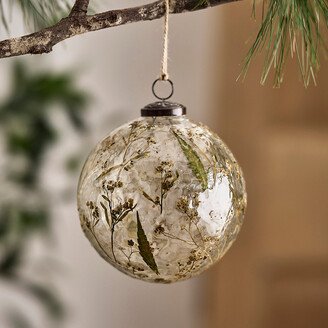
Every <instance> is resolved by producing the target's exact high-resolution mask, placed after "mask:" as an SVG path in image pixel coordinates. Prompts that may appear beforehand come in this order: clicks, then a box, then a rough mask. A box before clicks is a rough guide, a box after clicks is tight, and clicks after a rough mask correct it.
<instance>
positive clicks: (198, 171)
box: [172, 131, 208, 190]
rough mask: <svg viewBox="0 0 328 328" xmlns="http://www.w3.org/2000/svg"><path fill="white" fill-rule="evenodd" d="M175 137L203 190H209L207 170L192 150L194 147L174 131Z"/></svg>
mask: <svg viewBox="0 0 328 328" xmlns="http://www.w3.org/2000/svg"><path fill="white" fill-rule="evenodd" d="M172 132H173V134H174V135H175V137H176V138H177V140H178V142H179V144H180V147H181V149H182V151H183V153H184V154H185V156H186V158H187V160H188V162H189V166H190V168H191V169H192V171H193V173H194V175H195V176H196V178H197V179H198V180H199V182H200V183H201V184H202V188H203V189H204V190H205V189H207V184H208V182H207V174H206V170H205V168H204V165H203V163H202V161H201V160H200V158H199V156H198V155H197V153H196V152H195V151H194V150H193V149H192V147H191V146H190V145H189V144H188V143H187V142H186V141H185V140H184V139H183V138H181V137H180V136H179V135H178V134H177V133H176V132H175V131H172Z"/></svg>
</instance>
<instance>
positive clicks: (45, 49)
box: [0, 0, 240, 58]
mask: <svg viewBox="0 0 328 328" xmlns="http://www.w3.org/2000/svg"><path fill="white" fill-rule="evenodd" d="M235 1H240V0H205V1H202V0H171V5H170V13H172V14H179V13H184V12H191V11H195V10H200V9H205V8H209V7H214V6H216V5H220V4H224V3H229V2H235ZM89 2H90V0H76V2H75V4H74V6H73V8H72V10H71V12H70V14H69V15H68V17H65V18H63V19H62V20H60V21H59V22H58V23H57V24H55V25H53V26H51V27H48V28H45V29H42V30H40V31H38V32H35V33H32V34H29V35H25V36H22V37H18V38H12V39H7V40H3V41H0V58H8V57H14V56H21V55H26V54H43V53H49V52H51V51H52V49H53V46H55V45H56V44H57V43H59V42H61V41H63V40H66V39H69V38H71V37H73V36H75V35H79V34H83V33H87V32H92V31H97V30H101V29H105V28H110V27H115V26H120V25H124V24H129V23H135V22H140V21H151V20H154V19H158V18H160V17H162V16H163V15H164V12H165V3H164V1H163V0H158V1H156V2H153V3H150V4H146V5H143V6H139V7H134V8H126V9H119V10H111V11H106V12H103V13H99V14H94V15H87V10H88V6H89Z"/></svg>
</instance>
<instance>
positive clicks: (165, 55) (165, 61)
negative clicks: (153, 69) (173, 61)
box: [159, 0, 170, 81]
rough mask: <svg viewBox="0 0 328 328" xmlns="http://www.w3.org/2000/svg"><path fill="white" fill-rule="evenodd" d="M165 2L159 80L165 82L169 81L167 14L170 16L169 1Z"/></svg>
mask: <svg viewBox="0 0 328 328" xmlns="http://www.w3.org/2000/svg"><path fill="white" fill-rule="evenodd" d="M164 1H165V15H164V29H163V54H162V68H161V74H160V77H159V78H160V80H162V81H167V80H168V79H169V73H168V46H169V14H170V0H164Z"/></svg>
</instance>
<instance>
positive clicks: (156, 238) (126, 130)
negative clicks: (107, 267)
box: [78, 101, 246, 283]
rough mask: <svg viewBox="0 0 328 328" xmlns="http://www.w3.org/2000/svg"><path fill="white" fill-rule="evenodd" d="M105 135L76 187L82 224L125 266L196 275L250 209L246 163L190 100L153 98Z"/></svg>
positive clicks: (169, 278) (144, 273)
mask: <svg viewBox="0 0 328 328" xmlns="http://www.w3.org/2000/svg"><path fill="white" fill-rule="evenodd" d="M141 113H142V117H140V118H139V119H137V120H135V121H132V122H130V123H128V124H125V125H123V126H121V127H119V128H118V129H116V130H115V131H113V132H112V133H110V134H109V135H108V136H107V137H106V138H105V139H104V140H102V141H101V142H100V143H99V144H98V145H97V146H96V147H95V149H94V150H93V151H92V152H91V154H90V155H89V157H88V159H87V161H86V163H85V165H84V167H83V170H82V173H81V177H80V181H79V186H78V210H79V215H80V221H81V226H82V228H83V231H84V233H85V235H86V236H87V238H88V239H89V240H90V242H91V244H92V245H93V246H94V248H95V249H96V250H97V251H98V253H99V254H100V255H101V256H102V257H103V258H104V259H105V260H106V261H107V262H109V263H110V264H112V265H113V266H114V267H116V268H117V269H118V270H120V271H122V272H124V273H126V274H128V275H129V276H132V277H134V278H138V279H141V280H145V281H150V282H161V283H171V282H175V281H179V280H184V279H188V278H191V277H193V276H195V275H198V274H199V273H201V272H202V271H204V270H206V269H207V268H209V267H210V266H211V265H213V264H214V263H215V262H216V261H218V260H219V259H220V258H221V257H222V256H223V255H224V254H225V253H226V251H227V250H228V249H229V247H230V246H231V244H232V243H233V241H234V240H235V239H236V237H237V234H238V232H239V230H240V228H241V225H242V222H243V218H244V211H245V207H246V191H245V182H244V179H243V176H242V172H241V169H240V167H239V165H238V164H237V162H236V160H235V158H234V157H233V155H232V153H231V152H230V151H229V149H228V148H227V146H226V145H225V144H224V143H223V142H222V141H221V139H220V138H219V137H218V136H217V135H216V134H215V133H213V132H211V131H210V130H209V129H208V128H207V127H205V126H204V125H201V124H195V123H193V122H191V121H190V120H189V119H188V118H187V117H186V116H185V114H186V109H185V107H184V106H182V105H180V104H176V103H172V102H168V101H160V102H156V103H153V104H150V105H148V106H146V107H145V108H143V109H142V110H141Z"/></svg>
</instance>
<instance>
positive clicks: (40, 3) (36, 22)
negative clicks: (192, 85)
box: [0, 0, 328, 86]
mask: <svg viewBox="0 0 328 328" xmlns="http://www.w3.org/2000/svg"><path fill="white" fill-rule="evenodd" d="M236 1H241V0H171V3H170V13H171V14H179V13H184V12H192V11H196V10H202V9H206V8H210V7H214V6H217V5H221V4H226V3H230V2H236ZM258 2H259V4H262V23H261V26H260V29H259V32H258V34H257V36H256V38H255V41H254V43H253V45H252V46H251V48H250V49H249V51H248V53H247V55H246V58H245V60H244V65H243V69H242V72H241V74H240V78H244V77H245V75H246V73H247V70H248V68H249V66H250V64H251V61H252V60H253V58H254V57H255V55H256V53H258V52H260V51H264V52H265V57H264V65H263V72H262V76H261V83H262V84H263V83H264V82H265V81H266V80H267V77H268V75H269V73H270V71H271V70H273V71H274V84H275V86H279V85H280V84H281V82H282V80H283V73H284V65H285V62H286V59H287V57H289V56H290V57H296V58H297V61H298V63H299V69H300V73H301V76H302V79H303V82H304V85H305V86H308V85H309V83H310V82H311V81H313V82H314V84H316V74H317V72H318V70H319V67H320V57H325V56H327V42H326V40H327V27H328V0H260V1H258ZM89 3H90V0H75V3H74V5H73V6H71V5H70V2H69V1H68V0H0V22H1V23H2V24H1V25H2V27H3V28H4V29H7V30H9V26H8V19H7V17H8V16H9V14H10V13H8V7H9V6H10V5H15V6H16V7H19V8H20V9H21V11H22V13H23V16H24V19H25V22H26V25H27V26H28V27H31V26H33V27H34V28H36V29H39V30H38V31H37V32H34V33H31V34H28V35H24V36H21V37H18V38H12V39H7V40H3V41H0V58H7V57H13V56H21V55H25V54H43V53H48V52H51V51H52V49H53V47H54V46H55V45H56V44H58V43H59V42H61V41H63V40H65V39H68V38H71V37H73V36H75V35H79V34H84V33H87V32H91V31H96V30H100V29H105V28H110V27H117V26H120V25H124V24H130V23H135V22H140V21H150V20H154V19H159V18H161V17H163V15H164V13H165V2H164V0H157V1H155V2H152V3H149V4H145V5H141V6H137V7H132V8H125V9H117V10H109V11H105V12H101V13H95V10H92V9H90V4H89ZM256 3H257V1H256V0H254V2H253V12H254V14H255V7H256ZM47 26H48V27H47Z"/></svg>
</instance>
